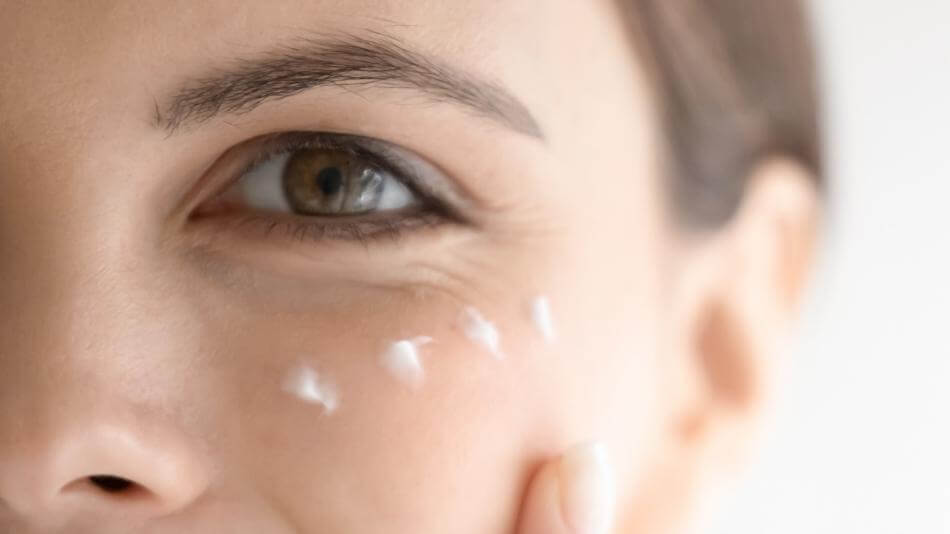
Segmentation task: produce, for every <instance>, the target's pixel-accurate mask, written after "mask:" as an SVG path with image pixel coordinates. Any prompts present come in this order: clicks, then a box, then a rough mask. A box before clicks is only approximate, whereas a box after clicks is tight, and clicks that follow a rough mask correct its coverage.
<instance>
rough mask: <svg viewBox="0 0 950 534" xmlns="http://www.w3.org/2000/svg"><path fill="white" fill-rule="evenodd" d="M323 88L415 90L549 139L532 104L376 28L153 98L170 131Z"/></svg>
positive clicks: (242, 62)
mask: <svg viewBox="0 0 950 534" xmlns="http://www.w3.org/2000/svg"><path fill="white" fill-rule="evenodd" d="M323 86H336V87H341V88H344V89H356V88H362V87H381V88H386V89H409V90H415V91H418V92H420V93H421V94H423V95H424V96H425V97H426V98H427V99H429V100H430V101H433V102H447V103H452V104H455V105H459V106H462V107H464V108H467V109H468V110H469V111H470V112H473V113H475V114H476V115H479V116H483V117H486V118H488V119H491V120H493V121H495V122H497V123H500V124H502V125H503V126H506V127H507V128H509V129H511V130H514V131H516V132H519V133H522V134H525V135H528V136H531V137H535V138H538V139H541V140H543V139H544V134H543V133H542V131H541V128H540V126H539V125H538V122H537V120H536V119H535V118H534V116H533V115H532V114H531V112H530V111H529V110H528V108H527V107H526V106H525V105H524V104H522V103H521V102H520V101H519V100H518V99H517V98H515V97H514V96H513V95H512V94H511V93H510V92H508V91H507V90H505V89H504V88H503V87H502V86H501V85H500V84H498V83H497V82H493V81H487V80H482V79H478V78H476V77H474V76H473V75H471V74H467V73H465V72H462V71H459V70H456V69H453V68H451V67H449V66H448V65H446V64H445V63H442V62H439V61H437V60H436V59H433V58H431V57H428V56H426V55H424V54H421V53H419V52H415V51H413V50H411V49H409V48H408V47H407V46H406V45H404V44H402V43H401V41H399V40H398V39H397V38H395V37H393V36H390V35H388V34H385V33H382V32H377V31H372V32H369V33H368V34H367V36H356V35H349V34H344V35H340V36H337V37H333V38H325V37H324V38H316V37H314V38H305V39H302V40H300V41H298V42H297V43H295V44H293V45H285V46H283V47H280V48H278V49H277V50H275V51H272V52H270V53H268V54H265V55H263V56H262V57H260V58H257V59H238V60H235V61H234V64H233V66H231V67H230V68H229V69H224V70H219V71H217V72H215V73H214V74H212V75H207V76H203V77H200V78H195V79H192V80H191V81H189V82H186V83H184V84H183V86H182V87H181V88H180V89H178V90H177V91H176V92H174V93H173V96H172V98H171V99H170V103H169V104H168V105H167V107H165V108H164V110H163V109H162V107H161V106H160V105H159V104H158V102H157V101H156V103H155V116H154V122H155V125H156V126H157V127H159V128H162V129H164V130H166V131H167V132H168V134H169V135H172V134H174V133H175V132H176V131H178V130H180V129H181V128H183V127H184V126H186V125H189V124H200V123H203V122H207V121H210V120H212V119H214V118H216V117H218V116H220V115H225V114H233V115H240V114H244V113H249V112H251V111H253V110H254V109H256V108H257V107H258V106H260V105H261V104H264V103H265V102H268V101H272V100H279V99H283V98H287V97H290V96H294V95H297V94H299V93H302V92H304V91H307V90H309V89H312V88H316V87H323Z"/></svg>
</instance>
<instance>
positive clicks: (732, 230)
mask: <svg viewBox="0 0 950 534" xmlns="http://www.w3.org/2000/svg"><path fill="white" fill-rule="evenodd" d="M813 183H814V182H813V180H812V178H811V176H810V175H809V174H808V173H807V171H805V170H804V169H802V168H801V167H800V166H798V165H797V164H795V163H794V162H791V161H788V160H784V159H773V160H769V161H766V162H764V163H763V164H762V165H760V166H758V168H757V169H756V171H755V172H754V173H753V174H752V175H751V176H750V179H749V181H748V184H749V185H748V187H747V188H746V191H745V195H744V198H743V202H742V204H741V207H740V209H739V211H738V212H737V213H736V214H735V216H734V217H733V219H732V220H731V221H730V222H729V223H728V224H727V225H726V226H725V227H723V228H721V229H718V230H716V231H715V232H713V234H711V235H710V236H709V237H708V238H707V239H705V240H704V241H703V243H702V244H699V245H697V246H696V250H695V252H694V253H690V254H689V255H688V256H689V258H688V259H686V260H684V261H685V265H684V267H683V273H684V279H685V280H687V281H688V283H687V285H686V289H685V290H683V291H679V292H678V293H679V298H680V299H681V301H682V302H681V303H680V305H679V306H678V309H679V310H680V311H681V316H680V318H679V321H680V323H679V324H680V326H681V332H685V335H684V336H683V341H684V343H683V344H681V345H680V346H681V349H682V351H683V353H684V360H685V361H684V362H683V364H684V365H685V366H686V367H687V368H689V375H690V376H691V378H692V380H691V381H690V382H691V383H692V384H693V385H692V386H691V387H694V388H696V390H695V391H693V392H691V393H690V394H688V395H687V396H686V398H687V399H689V404H690V406H687V407H686V409H685V410H684V412H682V413H683V415H684V418H683V421H682V426H681V427H680V428H681V429H683V430H684V435H683V437H684V438H687V439H689V440H692V441H697V440H698V441H705V440H706V439H707V438H709V439H713V440H715V435H716V434H719V433H721V432H726V433H733V434H738V433H739V432H738V430H739V429H738V428H736V424H737V423H740V422H741V423H742V424H745V423H748V422H750V420H751V419H754V418H753V417H751V416H752V415H753V414H755V413H756V412H757V411H758V410H757V409H758V408H759V407H760V405H761V404H762V399H763V397H764V396H766V395H765V394H766V393H767V390H768V387H766V386H767V384H766V382H767V380H766V377H768V376H770V372H769V371H770V367H772V366H773V365H774V362H773V361H772V359H771V357H773V356H774V352H775V349H776V348H777V346H778V345H779V344H780V343H781V341H782V340H783V338H784V335H785V333H786V332H787V329H788V326H789V324H790V321H791V319H792V318H793V316H794V314H795V312H796V311H797V308H798V303H799V301H800V297H801V294H802V292H803V289H804V283H805V280H806V273H807V272H808V267H809V265H810V262H811V257H812V249H813V247H814V244H815V232H816V229H817V226H818V221H817V218H818V211H819V210H818V205H819V202H818V193H817V191H816V188H815V186H814V185H813ZM724 427H725V428H724Z"/></svg>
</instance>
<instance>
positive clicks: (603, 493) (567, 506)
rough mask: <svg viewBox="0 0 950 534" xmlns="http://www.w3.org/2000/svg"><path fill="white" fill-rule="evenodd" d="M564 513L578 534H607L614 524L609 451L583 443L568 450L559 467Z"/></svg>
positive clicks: (599, 444)
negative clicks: (612, 523)
mask: <svg viewBox="0 0 950 534" xmlns="http://www.w3.org/2000/svg"><path fill="white" fill-rule="evenodd" d="M558 478H559V482H560V487H561V511H562V512H563V514H564V520H565V521H566V522H567V524H568V526H570V527H571V528H572V529H573V531H574V532H575V533H576V534H606V533H607V532H608V531H609V529H610V526H611V522H612V521H613V513H614V510H613V509H614V485H613V472H612V468H611V466H610V459H609V457H608V454H607V447H606V446H605V445H604V444H603V443H601V442H593V443H584V444H581V445H578V446H576V447H574V448H572V449H571V450H569V451H568V452H567V453H566V454H565V455H564V456H563V457H562V458H561V462H560V464H559V466H558Z"/></svg>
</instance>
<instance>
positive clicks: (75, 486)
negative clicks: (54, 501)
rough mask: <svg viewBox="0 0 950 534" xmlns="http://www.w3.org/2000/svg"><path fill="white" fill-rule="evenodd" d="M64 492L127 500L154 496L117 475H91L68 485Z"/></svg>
mask: <svg viewBox="0 0 950 534" xmlns="http://www.w3.org/2000/svg"><path fill="white" fill-rule="evenodd" d="M62 491H63V492H66V493H72V494H83V493H84V494H87V495H90V496H91V495H96V494H98V495H101V496H106V495H108V496H110V497H120V498H122V499H123V500H125V499H135V500H140V499H146V498H149V497H150V496H153V494H152V492H151V491H150V490H149V489H148V488H146V487H145V486H142V485H141V484H138V483H136V482H135V481H133V480H129V479H127V478H123V477H119V476H115V475H89V476H86V477H83V478H79V479H76V480H74V481H72V482H71V483H69V484H67V485H66V486H64V487H63V489H62Z"/></svg>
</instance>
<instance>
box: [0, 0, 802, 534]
mask: <svg viewBox="0 0 950 534" xmlns="http://www.w3.org/2000/svg"><path fill="white" fill-rule="evenodd" d="M0 7H2V12H3V13H4V16H3V17H2V20H0V51H2V53H3V57H4V60H3V62H0V251H2V260H0V407H2V409H0V530H2V531H4V532H71V533H82V532H97V533H101V532H106V533H108V532H148V533H152V532H154V533H164V532H176V533H180V532H249V533H250V532H254V533H259V532H268V533H282V532H314V533H316V532H327V533H336V532H340V533H343V532H360V533H363V534H375V533H387V534H394V533H410V532H412V533H446V532H452V533H456V534H484V533H493V532H497V533H504V532H511V531H512V529H513V528H514V525H515V523H516V521H517V515H518V511H519V506H520V504H521V500H522V495H523V492H524V490H525V487H526V485H527V483H528V480H529V478H530V476H531V474H532V473H533V472H534V471H535V470H536V469H537V467H538V466H539V465H540V464H541V463H542V462H544V461H545V460H547V459H549V458H551V457H552V456H553V455H556V454H558V453H559V452H560V451H562V450H564V449H565V448H566V447H568V446H570V445H572V444H573V443H576V442H578V441H582V440H589V439H600V440H604V441H605V442H606V443H607V446H608V448H609V450H610V453H611V456H612V458H613V461H614V465H615V468H616V480H617V481H618V492H619V494H618V499H617V500H618V503H619V504H620V507H621V511H620V515H619V518H618V521H617V532H663V531H665V530H666V529H667V528H670V527H671V526H672V525H673V524H674V523H675V522H676V519H677V518H678V517H679V516H680V514H681V512H680V504H681V503H682V502H685V501H686V500H687V494H688V493H689V491H688V490H689V487H691V486H692V485H693V482H694V481H695V480H696V478H697V473H698V472H701V471H703V470H704V469H705V467H704V466H706V465H715V464H716V460H715V459H713V460H710V458H716V456H715V455H716V454H718V452H716V451H718V449H717V448H715V447H713V446H712V445H710V444H712V443H715V444H717V447H718V446H721V445H722V444H723V443H724V442H725V443H726V444H727V445H726V448H731V447H732V445H733V444H732V441H734V440H733V439H732V437H733V436H737V435H739V433H738V432H737V431H736V429H738V428H744V426H745V422H746V420H747V419H748V416H749V415H750V414H751V413H753V412H754V411H755V410H754V407H755V406H756V405H757V403H758V399H759V393H760V392H761V390H762V387H761V385H760V377H761V375H762V374H763V372H762V369H763V362H764V361H765V357H764V355H765V354H767V353H768V350H769V348H770V347H771V346H772V345H773V344H774V343H775V340H776V339H778V335H779V333H780V332H781V326H782V325H783V324H784V323H785V321H786V319H787V318H788V317H789V316H790V314H791V312H792V311H793V308H794V302H795V300H796V299H795V296H796V295H797V293H798V290H799V288H800V286H801V279H802V276H801V272H803V270H804V265H806V264H807V257H808V251H809V250H810V244H811V233H812V228H813V226H814V219H815V204H816V201H815V198H814V193H813V192H812V191H811V190H810V188H809V187H808V186H807V181H806V180H805V177H804V176H803V173H802V171H800V170H799V168H798V167H797V166H795V165H794V164H793V163H790V162H787V161H782V160H777V161H773V162H763V165H761V166H760V167H759V168H758V170H757V171H756V172H757V173H758V174H757V176H756V179H755V180H754V181H753V183H754V186H753V187H752V188H751V189H750V192H749V193H748V195H747V199H746V203H745V204H744V205H743V209H742V210H741V211H740V213H739V214H738V215H737V217H736V218H735V220H734V221H733V222H732V223H730V224H729V225H728V226H726V227H723V228H721V229H715V230H714V231H710V233H709V234H704V235H695V234H693V235H684V234H683V233H682V232H681V231H680V230H679V229H678V227H677V224H676V221H675V214H672V213H668V212H667V211H666V208H665V207H666V206H667V205H668V203H667V201H666V200H665V197H664V195H665V185H664V182H663V178H662V171H661V159H660V155H661V154H662V153H663V150H662V143H663V140H662V139H661V137H660V134H659V129H658V127H657V120H656V117H655V112H656V106H655V105H654V98H655V96H654V95H652V94H651V93H650V89H649V82H648V80H646V79H645V76H644V74H643V73H642V71H641V69H640V68H639V66H638V64H637V62H636V56H635V54H633V53H632V51H631V49H630V42H629V40H628V37H627V36H626V35H625V33H624V31H625V30H624V28H623V26H622V24H621V20H620V17H619V15H618V14H617V12H616V10H615V6H614V5H613V3H612V2H611V1H608V0H599V1H589V2H573V1H563V2H535V1H529V0H526V1H509V0H505V1H500V0H484V1H472V0H466V1H464V2H462V1H439V2H434V1H433V2H428V1H413V2H404V1H394V0H392V1H391V0H376V1H368V0H367V1H362V0H350V1H346V2H339V1H329V0H327V1H324V0H308V1H293V0H283V1H281V2H233V1H216V0H207V1H203V2H190V1H188V2H186V1H181V2H176V1H169V0H161V1H158V0H156V1H142V2H119V1H107V0H102V1H90V2H44V1H36V2H14V1H5V2H0ZM374 32H376V33H374ZM380 32H381V33H384V34H385V35H387V36H388V37H387V38H388V39H393V40H397V41H398V42H399V43H401V45H402V46H404V47H406V48H407V49H412V50H414V51H418V52H419V53H421V54H424V55H425V56H427V57H430V58H435V61H437V62H439V63H444V64H447V65H450V66H451V67H452V68H454V69H458V70H460V71H464V72H466V73H469V74H470V75H471V76H472V77H474V78H478V79H484V80H489V81H491V82H492V83H495V84H497V85H500V86H503V87H504V88H505V89H506V91H508V92H510V93H511V94H512V95H514V96H515V97H516V98H517V99H518V100H520V101H521V102H523V103H524V106H525V107H526V108H527V109H528V110H530V113H531V114H532V115H533V116H534V117H535V118H536V120H537V123H538V126H539V127H540V130H541V132H543V137H544V138H543V140H542V139H538V138H536V137H534V136H532V135H529V134H526V133H525V132H524V131H516V129H512V128H509V127H508V126H506V125H505V124H502V122H501V121H499V120H495V119H493V118H492V117H489V116H486V114H485V113H479V112H477V111H475V110H473V109H470V108H465V107H462V106H459V105H455V104H452V103H450V102H448V101H446V100H444V99H433V98H429V97H426V96H425V95H423V94H421V93H420V92H419V91H417V90H414V89H411V88H407V87H404V86H397V87H392V86H390V87H386V86H376V85H358V86H331V87H320V88H316V89H313V90H308V91H304V92H302V93H299V94H296V95H293V96H288V97H287V98H284V99H281V100H279V101H273V102H267V103H264V104H262V105H260V106H259V107H257V108H256V109H253V110H250V111H247V112H246V113H240V114H227V115H225V116H220V117H216V118H210V119H208V120H205V121H203V122H201V123H196V124H189V125H187V126H182V127H181V128H180V129H179V130H177V131H175V132H174V133H170V132H169V131H168V130H167V129H164V128H162V127H161V125H160V124H156V113H158V114H161V113H162V112H163V111H165V109H164V108H165V106H167V105H168V103H169V101H170V99H171V98H172V96H173V95H174V94H175V92H176V90H178V89H179V87H180V86H181V84H187V83H188V80H192V79H194V78H195V77H198V78H200V77H202V76H208V75H209V74H212V73H214V72H218V71H219V70H221V69H225V68H228V67H233V66H234V65H235V62H236V61H238V60H243V59H249V58H257V57H261V56H262V55H265V54H268V53H270V52H272V51H273V50H275V49H277V48H280V47H287V46H292V45H293V44H294V43H295V42H300V40H305V39H313V38H323V37H327V36H330V37H332V36H341V35H348V36H357V37H360V36H370V35H377V36H378V35H379V33H380ZM284 131H323V132H338V133H344V134H352V135H361V136H366V137H370V138H374V139H380V140H383V141H386V142H388V143H392V144H394V145H397V146H399V147H402V148H404V149H406V150H408V151H411V152H413V153H415V154H417V155H419V156H420V157H421V158H423V159H425V160H428V161H429V162H431V163H432V164H433V165H434V166H436V167H437V168H439V169H442V171H443V172H444V174H445V176H446V178H447V180H449V181H450V182H451V184H452V187H454V188H457V189H458V190H460V191H463V194H462V195H463V196H464V197H465V198H466V199H468V201H467V205H466V207H465V210H466V211H465V213H466V215H467V217H468V221H469V222H468V223H466V224H451V223H450V224H445V225H441V226H438V227H425V228H420V229H416V230H407V231H405V232H404V233H403V234H402V235H401V236H400V237H398V238H397V239H390V238H383V239H378V240H370V241H367V242H363V243H360V242H355V241H335V240H330V239H325V240H319V241H318V240H307V239H293V238H287V237H286V236H285V235H284V233H282V232H279V231H278V232H272V233H270V234H267V235H265V232H255V231H244V230H242V229H240V228H238V227H237V225H234V224H228V222H227V220H226V219H224V218H215V217H213V216H212V217H206V218H203V219H200V220H196V219H192V218H190V215H191V214H192V213H193V212H194V211H195V210H196V209H197V208H198V207H199V206H200V205H201V204H202V203H205V202H208V201H209V200H211V199H212V198H213V197H214V196H215V195H216V194H218V193H219V192H220V186H221V185H222V183H223V181H226V179H227V177H226V176H224V175H223V174H221V173H218V174H215V173H214V172H211V171H212V170H213V169H217V168H219V167H220V165H218V166H215V162H216V161H218V160H219V158H220V157H221V155H222V154H223V153H225V152H226V151H228V149H230V148H231V147H233V146H235V145H238V144H240V143H242V142H244V141H247V140H249V139H252V138H255V137H259V136H262V135H265V134H269V133H274V132H284ZM208 176H212V178H211V179H208V178H207V177H208ZM215 176H216V178H214V177H215ZM203 177H204V178H203ZM215 180H217V186H218V189H215V186H214V185H213V184H211V183H212V182H215ZM209 184H211V185H209ZM540 294H543V295H545V296H546V297H548V299H549V302H550V306H551V311H552V315H553V318H554V321H555V323H556V324H557V341H556V343H554V344H549V343H547V342H546V340H545V339H544V338H543V336H541V335H540V334H539V333H538V331H537V327H536V326H535V325H534V324H533V323H532V321H531V316H530V304H531V299H533V298H534V297H535V296H537V295H540ZM466 306H472V307H474V308H475V309H477V310H479V312H481V313H482V314H483V315H484V317H485V318H486V319H487V320H489V321H491V322H492V323H493V324H494V325H496V326H497V327H498V329H499V331H500V334H501V343H502V347H503V350H504V354H505V358H504V359H503V360H499V359H497V358H494V357H492V356H491V355H490V354H489V353H487V352H486V351H485V349H484V348H483V347H481V346H478V345H476V344H473V343H472V342H471V340H470V339H469V338H468V337H466V335H465V332H464V331H463V330H461V329H460V328H459V326H458V317H459V314H460V313H461V311H462V310H463V309H464V308H465V307H466ZM418 336H428V337H431V338H432V339H433V340H434V341H433V342H432V343H431V344H428V345H427V346H426V347H425V375H426V380H425V383H424V386H422V387H420V388H418V389H417V390H414V389H412V388H407V387H405V384H403V383H401V382H399V381H397V380H394V379H393V378H392V376H391V375H389V374H388V373H387V372H386V371H385V369H383V368H382V367H381V366H380V364H379V355H380V354H382V353H383V351H385V350H386V348H387V347H388V346H389V344H390V343H392V342H394V341H397V340H400V339H411V338H415V337H418ZM302 364H305V365H308V366H311V367H312V368H314V369H315V370H316V371H317V372H318V373H319V374H320V376H321V378H323V377H327V378H328V379H330V380H332V381H333V383H334V384H335V385H336V386H337V388H338V391H339V406H338V407H337V409H336V411H335V412H334V413H332V414H325V413H324V412H323V411H322V410H321V409H320V407H319V406H318V405H313V404H307V403H304V402H301V401H300V400H298V399H297V398H295V397H294V396H293V395H289V394H288V393H287V392H286V391H284V390H283V389H282V387H281V384H282V382H283V381H284V379H285V376H286V374H287V373H288V372H290V371H291V370H292V369H294V368H295V367H297V366H299V365H302ZM723 436H725V438H723ZM721 438H722V439H721ZM99 474H108V475H114V476H120V477H123V478H126V479H129V480H131V481H134V482H135V483H136V484H137V487H136V488H135V489H134V490H133V491H132V492H129V493H128V494H122V495H111V494H107V493H104V492H102V491H100V490H98V489H96V488H95V487H93V486H91V485H90V484H88V483H84V482H83V481H84V479H85V478H86V477H88V476H91V475H99Z"/></svg>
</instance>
